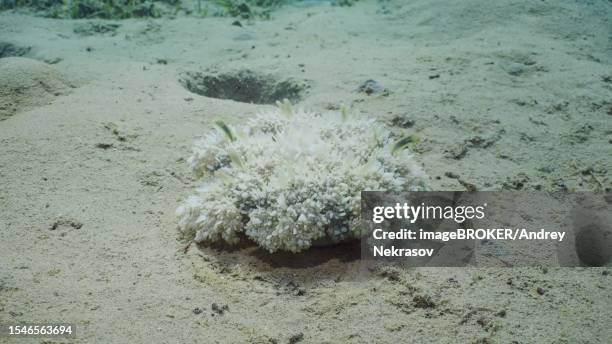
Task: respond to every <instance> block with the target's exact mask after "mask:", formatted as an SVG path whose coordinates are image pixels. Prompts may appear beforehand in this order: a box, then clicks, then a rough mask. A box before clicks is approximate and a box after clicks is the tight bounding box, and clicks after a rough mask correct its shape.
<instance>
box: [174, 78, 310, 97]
mask: <svg viewBox="0 0 612 344" xmlns="http://www.w3.org/2000/svg"><path fill="white" fill-rule="evenodd" d="M180 82H181V84H182V85H183V86H184V87H185V88H186V89H187V90H189V91H190V92H193V93H196V94H199V95H201V96H206V97H211V98H218V99H231V100H235V101H238V102H243V103H255V104H274V103H275V102H276V101H277V100H283V99H289V100H290V101H291V102H293V103H295V102H298V101H299V100H300V99H301V98H302V93H303V92H304V91H305V90H306V88H307V87H308V86H307V84H306V83H303V82H302V83H299V82H297V81H294V80H292V79H287V80H276V79H275V78H274V77H272V76H269V75H262V74H257V73H255V72H253V71H250V70H242V71H239V72H235V73H226V74H219V75H212V74H204V73H199V72H186V73H184V74H183V75H181V79H180Z"/></svg>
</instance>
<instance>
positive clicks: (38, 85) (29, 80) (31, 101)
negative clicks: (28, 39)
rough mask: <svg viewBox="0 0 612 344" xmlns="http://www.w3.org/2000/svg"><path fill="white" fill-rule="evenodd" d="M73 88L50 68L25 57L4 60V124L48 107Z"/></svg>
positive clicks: (0, 113) (0, 83) (0, 99)
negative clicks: (11, 117) (13, 116)
mask: <svg viewBox="0 0 612 344" xmlns="http://www.w3.org/2000/svg"><path fill="white" fill-rule="evenodd" d="M69 89H70V84H69V83H68V82H67V81H66V80H65V78H63V77H62V75H61V74H60V73H59V72H58V71H56V70H55V69H54V68H53V67H51V66H50V65H48V64H46V63H44V62H39V61H36V60H32V59H28V58H22V57H7V58H2V59H0V121H1V120H4V119H6V118H8V117H10V116H12V115H14V114H16V113H17V112H19V111H22V110H25V109H28V108H32V107H35V106H40V105H44V104H48V103H49V102H50V101H51V100H52V99H53V98H54V97H56V96H59V95H62V94H66V93H68V92H69Z"/></svg>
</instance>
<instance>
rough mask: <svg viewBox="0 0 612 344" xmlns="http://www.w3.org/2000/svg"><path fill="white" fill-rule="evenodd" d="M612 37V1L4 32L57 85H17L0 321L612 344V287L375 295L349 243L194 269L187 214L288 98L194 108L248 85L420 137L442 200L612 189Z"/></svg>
mask: <svg viewBox="0 0 612 344" xmlns="http://www.w3.org/2000/svg"><path fill="white" fill-rule="evenodd" d="M611 18H612V5H611V4H610V2H609V1H570V0H562V1H509V0H500V1H483V0H467V1H461V2H459V1H429V0H416V1H383V2H374V1H371V2H370V1H364V2H362V3H358V4H357V5H355V6H353V7H332V6H329V4H328V3H326V2H314V1H310V2H304V3H301V4H300V6H287V7H284V8H282V9H280V10H278V11H276V12H274V13H273V16H272V19H271V20H269V21H260V20H257V21H254V22H253V23H250V24H249V23H246V22H244V23H243V27H238V26H235V25H231V24H232V22H233V21H234V19H231V18H204V19H198V18H188V17H177V18H174V19H169V18H164V19H154V20H124V21H120V22H102V23H105V24H109V23H112V24H118V26H117V27H115V28H114V29H113V28H111V29H109V30H108V31H107V32H101V31H104V30H100V29H95V27H94V29H92V30H93V31H91V30H89V31H88V30H83V29H82V28H83V27H87V25H88V23H89V22H90V21H86V20H53V19H45V18H40V17H35V16H29V15H23V14H18V13H12V12H4V13H0V43H2V44H4V46H5V47H7V46H8V45H6V44H8V43H10V44H12V47H13V48H15V47H16V48H19V47H22V48H23V49H13V48H11V49H4V50H3V51H9V52H10V51H13V52H18V53H19V54H20V55H24V57H25V58H30V59H35V60H38V61H44V62H46V63H48V64H50V66H51V68H53V69H54V70H55V71H57V72H58V73H59V74H61V76H57V77H55V79H52V80H53V82H51V83H50V84H47V83H45V80H49V79H48V78H54V77H53V76H48V75H47V76H45V78H47V79H44V80H43V82H42V83H40V82H39V81H40V80H39V79H36V77H32V78H33V79H32V80H34V81H36V82H38V85H39V86H40V87H39V88H36V89H34V91H33V93H32V94H26V95H23V94H19V92H17V93H16V92H15V91H14V90H12V91H11V90H10V85H8V86H7V85H6V84H3V83H2V81H0V91H3V92H4V93H2V92H0V95H1V97H4V99H2V102H0V104H4V105H3V107H2V109H0V110H1V111H2V115H1V116H0V119H2V120H0V143H1V148H0V323H7V322H15V321H17V322H47V321H52V322H58V321H63V322H72V323H75V324H77V326H78V332H79V334H78V337H77V338H74V339H57V340H56V339H54V340H46V341H45V340H43V339H20V340H19V341H18V342H19V343H43V342H44V343H61V342H66V343H202V342H205V343H209V342H210V343H215V342H218V343H298V342H305V343H321V342H328V343H370V342H381V343H385V342H389V343H394V342H407V343H429V342H431V343H438V342H442V343H609V342H610V338H612V324H611V323H610V319H612V308H611V307H610V304H611V302H612V289H611V278H612V277H610V275H609V272H608V270H607V269H606V268H549V269H540V268H511V269H508V268H505V269H497V268H496V269H493V268H490V269H477V268H471V269H457V268H435V269H434V268H416V269H409V270H402V271H397V270H393V271H383V272H381V273H380V274H378V275H375V276H370V277H367V278H364V276H363V275H362V274H360V273H359V272H358V271H357V270H358V268H357V267H356V266H357V265H358V262H357V260H356V259H355V258H356V257H358V252H357V254H355V249H354V247H351V246H350V245H348V246H341V247H336V248H324V249H316V250H312V251H308V252H306V253H303V254H299V255H283V254H280V255H274V256H270V255H267V254H266V253H265V252H263V251H261V250H258V249H256V248H253V247H246V248H239V249H233V250H227V249H224V250H217V249H215V248H208V247H197V246H195V245H192V246H190V247H188V249H186V250H185V249H184V248H185V243H184V242H182V241H180V239H179V234H178V232H177V230H176V218H175V215H174V211H175V209H176V207H177V206H178V205H179V204H180V203H181V201H182V200H183V199H184V198H185V197H186V196H187V195H189V194H190V193H191V192H192V190H193V188H194V187H195V186H196V184H197V183H196V180H195V178H193V177H192V176H191V173H190V171H189V170H188V168H187V165H186V163H185V160H186V159H187V158H188V157H189V155H190V147H191V144H192V142H193V141H194V139H196V138H197V137H200V136H202V135H204V134H205V133H207V132H208V131H209V130H211V128H212V123H213V121H214V120H215V119H219V118H221V119H223V120H224V121H226V122H227V123H230V124H232V123H240V122H241V121H244V120H245V119H247V118H249V117H250V116H252V115H253V114H255V113H257V112H258V111H260V110H262V109H266V108H268V107H269V106H271V105H267V104H266V103H270V102H271V101H270V98H273V97H274V96H275V95H278V94H272V95H270V94H264V95H252V94H246V95H245V94H241V95H240V97H242V98H240V99H239V100H242V101H233V100H227V99H217V98H213V97H206V96H202V95H200V94H197V93H194V92H199V93H202V88H205V87H204V86H206V83H207V82H213V83H214V82H217V84H215V85H217V86H218V85H232V79H231V78H232V76H237V77H238V78H243V79H244V78H247V79H249V80H251V81H252V82H255V83H257V82H265V83H271V84H272V85H278V84H280V85H281V86H283V87H281V88H279V89H277V90H276V91H279V92H281V93H279V94H281V95H283V96H285V95H286V96H287V97H290V98H294V102H297V103H298V105H299V106H303V107H306V108H311V109H315V110H316V109H324V108H337V107H338V106H339V105H340V104H346V105H348V106H350V108H351V111H353V112H354V113H356V114H358V115H362V116H375V117H377V118H379V119H380V120H382V121H385V122H387V123H388V124H389V126H390V127H391V128H392V129H393V130H394V131H395V132H397V133H398V134H405V135H409V134H415V135H418V137H420V139H421V142H420V143H419V144H418V145H417V147H416V148H415V150H416V152H417V153H418V159H419V160H420V161H421V162H422V164H423V166H424V169H425V171H426V172H427V174H428V175H429V176H431V185H432V187H433V188H434V189H436V190H466V189H477V190H500V189H502V188H504V189H517V190H522V189H529V190H533V189H541V190H591V191H601V190H605V189H607V190H609V189H610V187H611V186H612V184H611V182H612V181H611V180H610V176H609V172H610V170H611V168H612V166H611V164H612V162H611V161H612V159H611V158H610V148H611V143H612V117H611V115H612V68H611V65H612V43H611V38H612V22H611ZM96 22H98V21H96ZM83 25H85V26H83ZM77 27H79V28H81V29H77V30H75V28H77ZM0 61H1V60H0ZM41 68H46V67H41ZM241 71H242V72H241ZM9 72H10V71H9ZM241 73H242V74H241ZM0 74H1V73H0ZM59 74H58V75H59ZM219 74H220V75H222V77H221V78H218V77H217V79H214V76H216V75H219ZM2 75H4V74H2ZM45 75H46V74H45ZM208 76H213V77H208ZM211 80H212V81H211ZM240 80H242V79H240ZM367 80H374V82H370V83H368V84H366V85H365V87H361V88H360V85H361V86H364V83H365V82H366V81H367ZM58 83H61V85H63V86H57V85H60V84H58ZM41 85H42V86H41ZM188 85H191V86H190V87H186V86H188ZM289 86H290V87H289ZM218 87H221V86H218ZM287 87H289V89H291V90H292V91H291V92H289V93H288V94H283V92H282V91H283V90H286V89H288V88H287ZM188 88H189V89H191V91H194V92H191V91H190V90H189V89H188ZM6 89H9V91H6ZM271 89H274V87H272V88H271ZM5 91H6V92H5ZM228 92H229V91H228ZM230 93H231V92H230ZM26 96H27V97H30V98H28V99H25V100H24V101H22V102H19V103H18V104H17V103H15V99H17V98H18V97H26ZM214 96H217V97H225V96H227V94H217V95H214ZM249 101H253V102H258V103H264V104H252V103H249ZM11 102H12V103H15V104H17V106H12V107H11V105H10V104H11ZM6 104H9V105H6ZM357 251H358V250H357ZM5 340H7V339H6V338H0V342H4V341H5Z"/></svg>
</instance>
